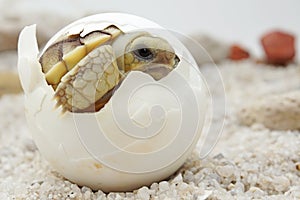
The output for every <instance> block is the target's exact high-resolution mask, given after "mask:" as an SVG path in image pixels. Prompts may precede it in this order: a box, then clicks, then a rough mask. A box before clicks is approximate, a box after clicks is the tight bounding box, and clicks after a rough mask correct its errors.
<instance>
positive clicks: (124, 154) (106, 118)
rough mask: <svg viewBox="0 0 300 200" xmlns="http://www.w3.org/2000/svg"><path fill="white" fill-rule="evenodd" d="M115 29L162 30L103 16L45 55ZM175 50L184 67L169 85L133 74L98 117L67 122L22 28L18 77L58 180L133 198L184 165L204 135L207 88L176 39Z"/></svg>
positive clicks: (69, 116)
mask: <svg viewBox="0 0 300 200" xmlns="http://www.w3.org/2000/svg"><path fill="white" fill-rule="evenodd" d="M111 24H115V25H117V26H118V27H119V28H121V29H122V30H123V31H124V32H125V33H126V31H133V30H138V29H141V28H147V29H148V28H152V29H161V30H162V28H161V27H160V26H158V25H157V24H155V23H153V22H151V21H148V20H146V19H144V18H140V17H137V16H133V15H128V14H121V13H106V14H99V15H94V16H91V17H87V18H83V19H81V20H78V21H76V22H74V23H73V24H71V25H69V26H67V27H65V28H64V29H62V30H61V31H59V32H58V33H57V34H56V35H55V36H54V37H53V38H52V39H50V41H49V43H48V44H47V45H46V47H45V48H47V46H49V45H51V43H53V42H54V41H55V40H56V39H57V38H58V37H59V36H60V35H62V34H64V33H66V32H69V31H71V32H72V31H75V32H76V31H77V32H78V30H79V32H80V30H82V27H84V30H85V31H86V30H87V31H88V29H91V30H92V29H93V28H95V27H97V28H98V29H99V28H100V29H101V28H104V27H106V26H107V25H111ZM171 38H172V37H168V40H170V39H171ZM170 42H171V44H172V45H173V44H174V49H175V52H176V54H177V55H180V58H181V61H180V63H179V65H178V66H177V68H176V69H175V70H173V71H172V72H171V73H170V74H169V75H168V76H167V77H165V78H163V79H161V80H160V81H154V80H153V79H152V78H151V77H150V76H149V75H147V74H144V73H141V72H131V73H129V75H128V76H127V77H126V79H125V80H124V82H123V83H122V85H121V86H120V88H119V89H118V90H117V91H116V92H115V94H114V95H113V96H112V98H111V100H110V101H109V102H108V103H107V104H106V106H105V107H104V108H103V109H102V110H100V111H99V112H97V113H70V112H67V113H65V114H63V115H62V114H61V108H60V107H58V108H56V107H55V104H56V102H55V100H54V99H53V96H54V91H53V89H52V87H51V86H49V85H48V84H47V83H46V80H45V77H44V74H43V73H42V70H41V66H40V63H39V62H38V55H39V51H38V46H37V41H36V28H35V26H34V25H32V26H28V27H25V28H24V30H23V31H22V32H21V34H20V38H19V46H18V54H19V61H18V70H19V76H20V80H21V83H22V87H23V90H24V93H25V110H26V117H27V121H28V124H29V128H30V130H31V132H32V135H33V138H34V140H35V142H36V144H37V146H38V148H39V150H40V152H41V154H42V155H43V156H44V157H45V158H46V160H48V161H49V163H50V164H51V165H52V166H53V167H54V168H55V169H56V170H57V171H58V172H59V173H61V174H62V175H63V176H64V177H66V178H67V179H69V180H70V181H72V182H74V183H77V184H79V185H85V186H89V187H91V188H92V189H95V190H97V189H101V190H103V191H105V192H109V191H128V190H133V189H136V188H138V187H140V186H143V185H150V184H151V183H153V182H155V181H159V180H162V179H165V178H167V177H168V176H170V175H172V174H173V173H174V172H175V171H176V170H177V169H178V168H179V167H180V166H181V165H182V164H183V163H184V161H185V160H186V158H187V156H188V155H189V153H190V152H191V151H192V150H193V149H194V147H195V145H196V143H197V140H198V138H199V136H200V134H201V130H202V127H203V123H204V118H205V113H206V106H207V97H206V87H205V84H204V81H203V79H202V77H201V75H200V72H199V70H198V68H197V65H196V64H195V61H194V60H193V58H192V57H191V55H190V53H189V52H188V51H187V50H186V49H185V47H184V46H183V45H182V44H181V43H180V42H179V41H176V39H175V38H173V41H170Z"/></svg>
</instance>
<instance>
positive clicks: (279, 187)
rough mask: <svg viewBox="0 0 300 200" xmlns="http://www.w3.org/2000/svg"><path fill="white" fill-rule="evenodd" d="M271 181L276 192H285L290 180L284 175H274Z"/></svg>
mask: <svg viewBox="0 0 300 200" xmlns="http://www.w3.org/2000/svg"><path fill="white" fill-rule="evenodd" d="M272 182H273V185H274V187H275V190H276V191H278V192H285V191H287V190H288V189H289V187H290V180H289V179H288V178H286V177H284V176H278V177H275V178H274V179H273V181H272Z"/></svg>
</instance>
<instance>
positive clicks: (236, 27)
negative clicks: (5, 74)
mask: <svg viewBox="0 0 300 200" xmlns="http://www.w3.org/2000/svg"><path fill="white" fill-rule="evenodd" d="M299 9H300V1H298V0H286V1H282V0H263V1H261V0H247V1H246V0H245V1H239V0H226V1H223V0H211V1H208V0H184V1H178V0H163V1H162V0H151V1H149V0H148V1H140V0H130V1H123V0H114V1H109V0H106V1H104V0H85V1H80V0H72V1H71V0H52V1H48V0H25V1H21V0H0V11H1V12H0V22H1V26H2V29H10V30H12V29H14V30H16V31H19V30H18V29H20V28H21V27H22V26H24V25H26V24H31V23H37V24H38V26H39V27H38V30H39V31H40V34H41V35H43V36H45V35H46V38H42V39H41V40H43V39H44V40H47V37H49V36H51V35H52V34H53V33H54V32H56V31H57V30H58V29H59V28H60V27H63V26H64V25H65V24H66V23H69V22H71V21H73V20H75V19H78V18H81V17H82V16H86V15H90V14H94V13H100V12H111V11H114V12H126V13H131V14H136V15H139V16H142V17H146V18H148V19H150V20H153V21H155V22H157V23H158V24H160V25H162V26H164V27H165V28H167V29H171V30H174V31H177V32H180V33H183V34H187V35H197V34H207V35H209V36H211V37H214V38H218V39H220V40H222V41H226V42H228V43H236V42H237V43H240V44H242V45H243V46H245V47H246V48H247V49H249V50H250V52H251V53H252V54H254V55H257V56H261V55H262V48H261V46H260V42H259V38H260V37H261V35H262V34H264V33H265V32H267V31H270V30H274V29H278V28H280V29H282V30H287V31H289V32H291V33H293V34H295V35H296V36H297V35H299V34H300V17H299ZM0 29H1V28H0ZM1 37H2V38H3V36H1ZM6 42H7V40H5V41H3V40H2V41H1V39H0V46H3V44H4V43H6ZM11 45H12V46H15V45H16V44H15V43H12V44H11ZM297 46H299V41H297ZM0 49H1V47H0ZM2 49H3V47H2ZM296 49H297V48H296ZM297 57H298V58H299V55H298V56H297Z"/></svg>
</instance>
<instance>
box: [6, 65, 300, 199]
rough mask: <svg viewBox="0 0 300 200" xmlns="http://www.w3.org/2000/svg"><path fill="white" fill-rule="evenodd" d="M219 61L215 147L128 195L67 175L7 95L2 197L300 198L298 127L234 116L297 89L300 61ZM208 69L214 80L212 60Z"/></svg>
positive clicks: (17, 101) (17, 100) (19, 101)
mask: <svg viewBox="0 0 300 200" xmlns="http://www.w3.org/2000/svg"><path fill="white" fill-rule="evenodd" d="M219 66H220V69H221V72H222V74H223V78H224V83H225V87H226V95H227V100H228V105H227V111H228V113H227V116H226V125H225V127H224V130H223V134H222V137H221V139H220V141H219V143H218V144H217V146H216V148H215V149H214V151H213V152H212V153H211V154H210V155H209V156H208V157H207V158H205V159H203V160H200V159H199V157H198V154H197V153H198V150H195V153H194V154H193V155H191V156H190V158H189V159H188V160H187V161H186V163H185V165H184V166H183V167H182V168H181V169H180V170H179V171H178V172H177V173H176V174H174V176H173V177H171V178H170V179H168V180H166V181H162V182H160V183H153V184H152V185H151V186H150V187H142V188H140V189H138V190H136V191H129V192H128V193H110V194H104V193H103V192H101V191H97V192H93V191H91V190H90V189H89V188H87V187H78V186H77V185H76V184H72V183H70V182H69V181H67V180H66V179H64V178H63V177H61V176H60V175H59V174H58V173H56V172H55V170H54V169H53V168H51V166H49V165H48V163H47V162H46V161H45V160H44V159H43V158H42V157H41V155H40V154H39V152H38V150H37V149H36V147H35V145H34V143H33V141H32V140H31V137H30V133H29V131H28V128H27V125H26V120H25V117H24V107H23V97H22V95H6V96H3V97H1V98H0V107H1V109H0V119H1V123H0V130H1V131H0V199H1V200H2V199H199V200H200V199H205V197H207V199H300V171H299V170H300V169H299V168H300V148H299V147H300V132H299V131H271V130H268V129H266V128H264V127H263V126H262V125H260V124H254V125H252V127H244V126H240V125H239V124H238V123H237V121H238V120H237V118H236V116H237V114H236V112H237V110H238V109H239V108H240V107H241V106H242V105H243V104H244V103H247V102H251V101H252V100H254V99H257V98H260V97H261V96H263V95H268V94H274V93H283V92H286V91H290V90H294V89H299V85H300V83H299V81H300V76H299V66H289V67H288V68H273V67H266V66H258V65H256V64H254V63H251V62H248V61H246V62H241V63H231V62H225V63H223V64H221V65H219ZM203 71H204V72H205V75H206V77H207V78H213V77H214V74H213V73H210V72H211V68H210V66H209V65H207V66H205V67H204V68H203ZM297 165H298V167H299V168H298V169H297Z"/></svg>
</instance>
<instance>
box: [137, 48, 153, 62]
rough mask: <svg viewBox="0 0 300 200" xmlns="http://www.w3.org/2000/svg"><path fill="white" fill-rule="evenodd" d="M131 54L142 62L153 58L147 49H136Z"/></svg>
mask: <svg viewBox="0 0 300 200" xmlns="http://www.w3.org/2000/svg"><path fill="white" fill-rule="evenodd" d="M133 53H134V54H135V55H136V56H137V57H139V58H141V59H143V60H151V59H152V58H153V56H154V55H153V53H152V51H151V50H150V49H149V48H141V49H137V50H135V51H134V52H133Z"/></svg>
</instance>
